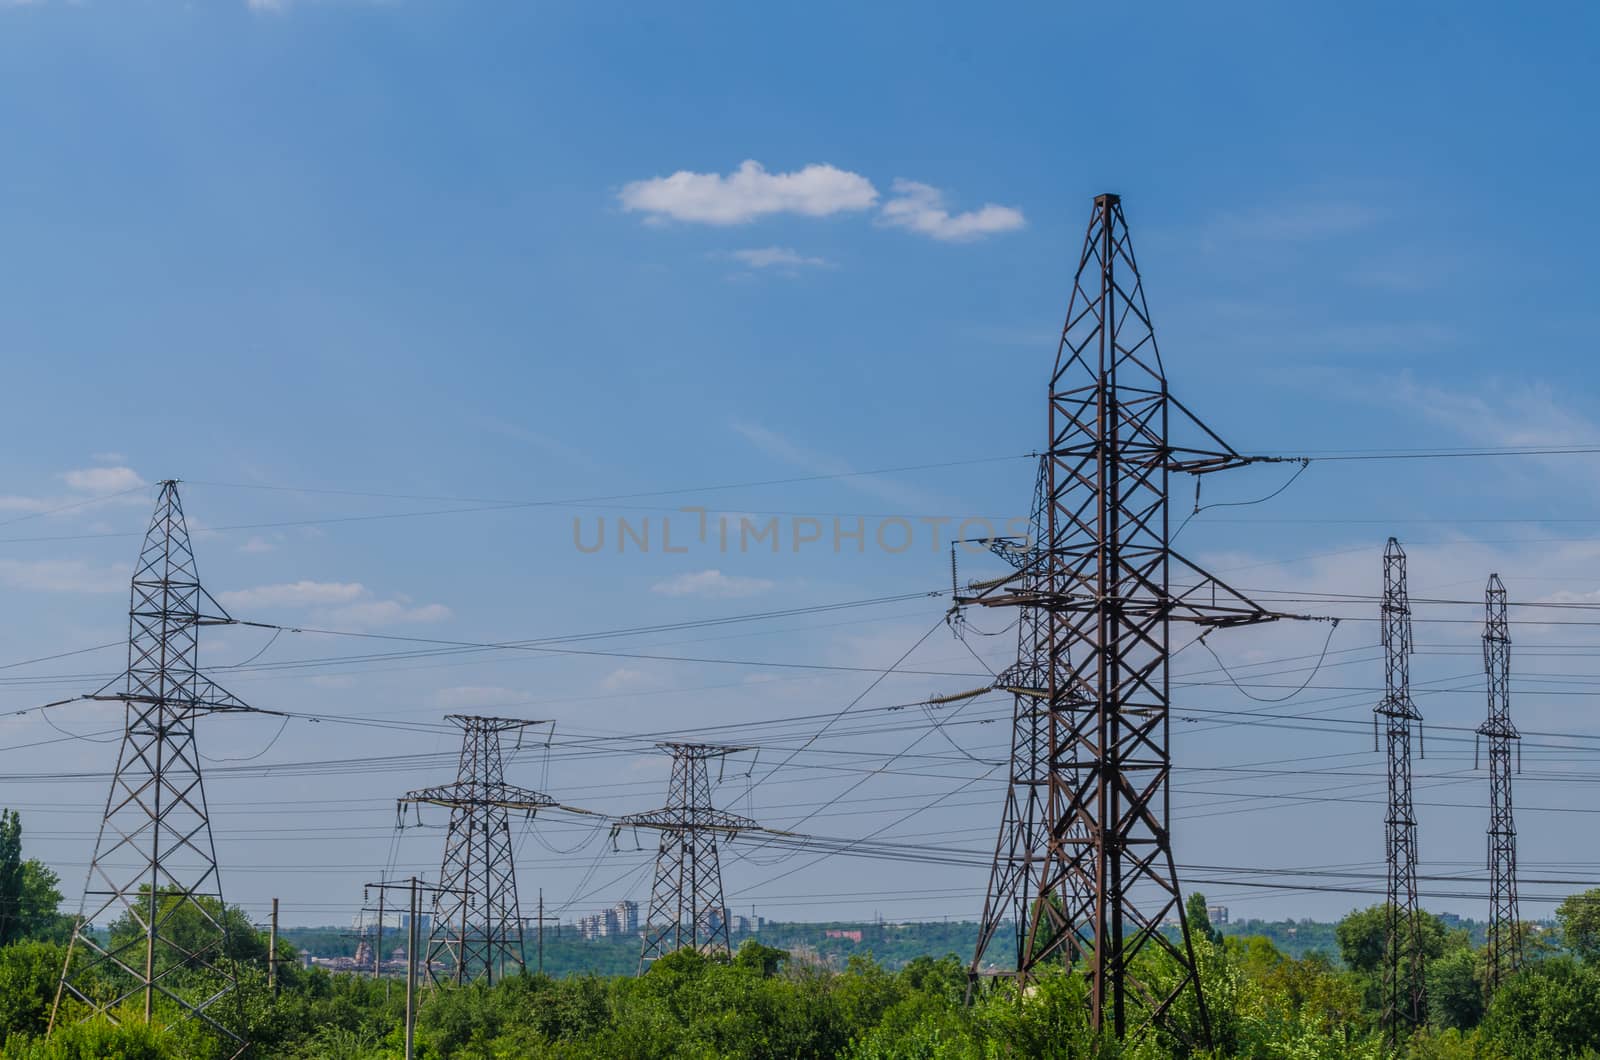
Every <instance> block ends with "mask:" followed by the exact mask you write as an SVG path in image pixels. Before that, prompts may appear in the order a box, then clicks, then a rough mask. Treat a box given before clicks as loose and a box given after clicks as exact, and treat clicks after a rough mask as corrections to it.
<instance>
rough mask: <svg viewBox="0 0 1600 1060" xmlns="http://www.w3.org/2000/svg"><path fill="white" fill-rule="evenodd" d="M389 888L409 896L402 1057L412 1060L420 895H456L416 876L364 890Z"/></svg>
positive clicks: (451, 889) (420, 915)
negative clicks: (403, 1054) (399, 890)
mask: <svg viewBox="0 0 1600 1060" xmlns="http://www.w3.org/2000/svg"><path fill="white" fill-rule="evenodd" d="M390 887H403V888H405V889H406V890H407V891H408V892H410V905H409V907H408V908H409V909H410V913H411V923H410V924H408V925H407V932H406V1036H405V1042H406V1045H405V1050H406V1051H405V1057H406V1060H412V1057H413V1056H415V1051H414V1050H415V1046H416V1029H417V946H418V945H419V938H418V934H417V923H418V921H420V920H421V919H422V894H423V893H424V892H426V893H429V894H434V895H439V894H445V893H451V894H454V893H456V892H457V889H456V888H453V887H439V886H436V885H434V884H431V883H429V882H427V881H426V880H419V879H418V878H417V877H415V876H411V877H408V878H407V879H404V880H390V881H387V882H384V883H369V884H367V889H368V890H369V891H370V890H374V889H375V890H377V891H378V893H379V894H380V895H381V894H382V893H383V892H384V891H385V890H386V889H388V888H390ZM362 898H363V900H365V898H366V895H365V894H363V895H362ZM380 923H381V920H380Z"/></svg>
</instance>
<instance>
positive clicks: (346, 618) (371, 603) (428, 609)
mask: <svg viewBox="0 0 1600 1060" xmlns="http://www.w3.org/2000/svg"><path fill="white" fill-rule="evenodd" d="M319 614H320V616H321V617H322V618H324V619H325V620H326V621H329V622H332V623H335V624H337V625H342V626H348V627H352V628H372V627H376V626H409V625H417V624H420V623H426V622H444V621H446V620H448V619H449V618H450V616H451V614H452V612H451V611H450V609H449V608H448V607H446V606H445V605H444V604H412V603H410V602H409V601H407V600H404V599H395V600H365V601H363V602H361V603H357V604H349V605H347V606H345V607H335V608H331V609H329V610H327V611H323V612H319Z"/></svg>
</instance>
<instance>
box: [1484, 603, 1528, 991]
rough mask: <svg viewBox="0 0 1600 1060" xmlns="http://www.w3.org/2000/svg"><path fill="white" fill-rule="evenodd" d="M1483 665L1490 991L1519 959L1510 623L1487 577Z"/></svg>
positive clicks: (1515, 731) (1516, 735) (1514, 733)
mask: <svg viewBox="0 0 1600 1060" xmlns="http://www.w3.org/2000/svg"><path fill="white" fill-rule="evenodd" d="M1483 669H1484V673H1485V674H1487V675H1488V679H1489V716H1488V718H1486V719H1485V720H1484V723H1483V724H1482V725H1480V726H1478V735H1479V736H1483V737H1486V738H1487V739H1488V741H1489V946H1488V950H1489V966H1488V973H1489V976H1488V978H1489V984H1488V985H1489V991H1490V993H1493V992H1494V991H1495V989H1497V988H1498V987H1499V985H1500V981H1501V979H1503V978H1504V977H1506V976H1508V975H1510V974H1511V973H1512V972H1514V971H1516V970H1517V966H1518V965H1520V964H1521V963H1522V925H1521V921H1520V919H1519V918H1518V916H1517V825H1516V821H1515V820H1514V819H1513V817H1512V815H1511V741H1512V740H1516V739H1520V738H1521V737H1520V735H1519V734H1518V732H1517V727H1516V726H1515V725H1513V724H1512V723H1511V624H1510V622H1509V621H1508V620H1507V618H1506V587H1505V585H1504V584H1503V583H1502V582H1501V581H1500V575H1498V574H1491V575H1489V584H1488V586H1487V588H1485V590H1484V622H1483Z"/></svg>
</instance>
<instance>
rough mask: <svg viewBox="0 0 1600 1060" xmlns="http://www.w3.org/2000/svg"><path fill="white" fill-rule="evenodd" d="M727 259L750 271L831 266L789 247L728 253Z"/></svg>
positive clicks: (829, 263)
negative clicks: (739, 263)
mask: <svg viewBox="0 0 1600 1060" xmlns="http://www.w3.org/2000/svg"><path fill="white" fill-rule="evenodd" d="M728 257H730V258H732V259H733V260H735V261H738V262H742V263H743V264H745V265H748V266H749V267H750V268H752V269H780V270H785V271H791V272H792V271H795V270H797V269H802V268H826V267H827V266H829V265H831V264H833V263H832V262H830V261H828V260H827V259H826V258H813V257H807V256H806V255H804V254H801V253H800V252H799V251H797V250H794V249H792V248H790V247H758V248H755V249H751V250H734V251H729V253H728Z"/></svg>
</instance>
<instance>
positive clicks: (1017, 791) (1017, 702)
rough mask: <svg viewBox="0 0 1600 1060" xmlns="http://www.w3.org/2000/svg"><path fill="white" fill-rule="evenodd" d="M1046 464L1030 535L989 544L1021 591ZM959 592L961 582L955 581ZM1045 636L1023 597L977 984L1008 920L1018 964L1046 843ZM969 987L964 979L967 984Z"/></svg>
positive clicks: (1044, 521) (1042, 509) (1040, 516)
mask: <svg viewBox="0 0 1600 1060" xmlns="http://www.w3.org/2000/svg"><path fill="white" fill-rule="evenodd" d="M1049 485H1050V479H1049V466H1048V465H1047V464H1046V463H1045V462H1044V461H1042V460H1041V461H1040V463H1039V473H1038V476H1037V478H1036V480H1035V482H1034V493H1033V508H1032V518H1031V519H1030V529H1029V534H1028V540H1027V541H1026V542H1025V543H1023V544H1022V545H1020V546H1019V545H1018V544H1015V543H1012V542H996V543H993V544H991V546H990V548H991V550H992V551H993V552H994V553H995V554H996V555H998V556H1000V557H1001V558H1002V559H1004V560H1006V561H1007V562H1008V563H1010V564H1011V565H1012V566H1013V567H1015V568H1016V569H1017V570H1018V571H1019V572H1020V578H1019V583H1020V587H1021V589H1022V591H1023V592H1036V591H1037V590H1038V589H1039V588H1040V576H1041V573H1042V570H1043V567H1042V564H1041V562H1040V560H1041V557H1042V552H1041V551H1040V548H1041V544H1040V543H1041V542H1043V541H1044V540H1045V539H1046V537H1047V535H1048V533H1049ZM957 591H958V592H959V591H960V590H959V587H958V589H957ZM1049 649H1050V637H1049V622H1048V612H1047V611H1045V610H1044V609H1043V608H1041V607H1038V606H1036V605H1024V606H1023V607H1022V608H1021V609H1020V610H1019V613H1018V618H1017V661H1016V663H1015V664H1013V665H1012V666H1011V667H1009V668H1007V669H1006V670H1005V671H1004V672H1003V673H1001V674H1000V677H999V679H998V680H997V681H996V682H995V684H996V686H997V687H1000V688H1003V689H1005V690H1007V691H1009V692H1010V693H1011V696H1012V709H1011V774H1010V778H1009V783H1008V784H1007V786H1006V799H1005V805H1004V808H1003V809H1002V811H1001V815H1000V832H999V835H998V837H997V838H996V840H995V855H994V865H993V867H992V868H991V869H990V872H989V890H988V892H987V894H986V897H985V898H984V903H983V917H982V919H981V920H980V921H979V922H978V942H977V945H976V947H975V948H974V950H973V954H972V964H971V965H970V967H969V969H968V978H969V980H970V982H971V983H973V984H975V983H976V982H977V980H978V977H979V975H980V973H981V971H982V967H983V958H984V954H985V953H986V952H987V951H988V949H989V947H990V945H991V944H992V943H993V942H994V939H995V936H996V935H998V934H999V932H1000V929H1001V926H1002V925H1003V924H1004V922H1005V921H1006V920H1010V921H1011V924H1012V933H1013V936H1014V937H1013V939H1012V940H1011V942H1012V945H1011V950H1012V952H1011V954H1010V958H1011V960H1012V961H1014V962H1015V964H1014V965H1013V967H1021V966H1022V961H1023V953H1024V949H1025V944H1026V941H1027V927H1028V912H1029V910H1030V909H1031V908H1032V906H1033V901H1034V899H1035V898H1036V897H1037V895H1036V894H1035V892H1034V890H1033V887H1034V885H1035V884H1036V883H1037V882H1038V872H1037V864H1036V863H1037V862H1039V861H1040V860H1041V859H1043V858H1044V857H1045V856H1046V855H1045V852H1046V849H1047V847H1048V846H1049V830H1048V824H1047V814H1048V805H1047V804H1048V801H1049V789H1050V710H1049V697H1050V689H1049V684H1050V679H1049V676H1048V674H1047V672H1046V671H1047V670H1048V669H1049V665H1050V650H1049ZM969 995H970V987H969Z"/></svg>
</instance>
